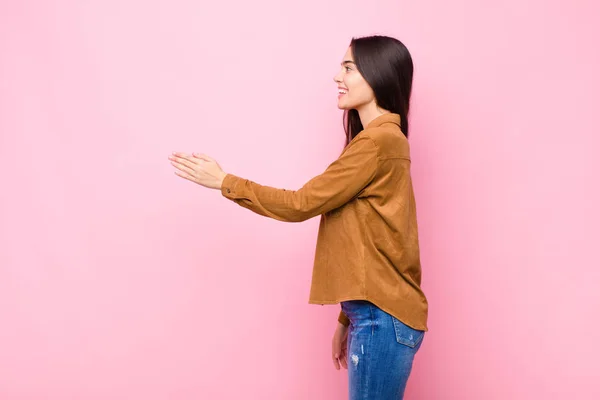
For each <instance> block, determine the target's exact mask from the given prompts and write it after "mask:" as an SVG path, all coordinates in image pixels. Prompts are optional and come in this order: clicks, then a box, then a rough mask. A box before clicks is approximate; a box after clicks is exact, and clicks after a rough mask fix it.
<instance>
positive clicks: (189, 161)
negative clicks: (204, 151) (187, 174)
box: [169, 152, 198, 168]
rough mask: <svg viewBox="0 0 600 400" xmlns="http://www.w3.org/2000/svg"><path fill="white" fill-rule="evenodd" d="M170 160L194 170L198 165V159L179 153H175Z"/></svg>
mask: <svg viewBox="0 0 600 400" xmlns="http://www.w3.org/2000/svg"><path fill="white" fill-rule="evenodd" d="M169 160H171V161H175V162H178V163H180V164H184V165H187V166H188V167H190V168H194V166H195V165H197V164H198V159H196V158H194V157H192V156H190V155H188V154H185V153H179V152H175V153H173V155H171V156H170V157H169Z"/></svg>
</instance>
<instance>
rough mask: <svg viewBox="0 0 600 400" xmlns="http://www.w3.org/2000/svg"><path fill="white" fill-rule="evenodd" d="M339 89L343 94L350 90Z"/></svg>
mask: <svg viewBox="0 0 600 400" xmlns="http://www.w3.org/2000/svg"><path fill="white" fill-rule="evenodd" d="M338 91H339V92H340V93H343V94H346V93H348V92H347V91H346V90H344V89H339V90H338Z"/></svg>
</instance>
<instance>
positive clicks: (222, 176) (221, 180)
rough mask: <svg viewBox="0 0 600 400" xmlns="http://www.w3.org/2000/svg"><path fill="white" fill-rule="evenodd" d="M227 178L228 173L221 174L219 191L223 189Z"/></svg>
mask: <svg viewBox="0 0 600 400" xmlns="http://www.w3.org/2000/svg"><path fill="white" fill-rule="evenodd" d="M226 176H227V172H225V171H223V172H222V173H221V178H220V179H219V189H221V188H222V187H223V181H224V180H225V177H226Z"/></svg>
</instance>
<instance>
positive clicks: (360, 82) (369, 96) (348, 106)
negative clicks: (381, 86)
mask: <svg viewBox="0 0 600 400" xmlns="http://www.w3.org/2000/svg"><path fill="white" fill-rule="evenodd" d="M333 80H334V81H335V82H336V83H337V84H338V108H339V109H341V110H352V109H355V110H360V109H361V108H365V107H368V106H369V105H370V104H371V103H375V94H374V93H373V89H371V86H369V84H368V83H367V81H366V80H365V78H363V76H362V75H361V74H360V72H358V69H357V68H356V64H354V58H353V56H352V48H351V47H348V50H347V51H346V54H345V55H344V58H343V60H342V63H341V69H340V71H339V72H338V74H337V75H336V76H335V77H334V78H333Z"/></svg>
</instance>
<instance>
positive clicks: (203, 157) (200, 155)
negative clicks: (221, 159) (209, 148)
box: [193, 153, 215, 161]
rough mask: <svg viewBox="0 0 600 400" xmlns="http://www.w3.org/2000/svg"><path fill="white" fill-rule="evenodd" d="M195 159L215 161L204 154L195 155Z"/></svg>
mask: <svg viewBox="0 0 600 400" xmlns="http://www.w3.org/2000/svg"><path fill="white" fill-rule="evenodd" d="M193 157H195V158H197V159H200V160H204V161H215V159H214V158H212V157H209V156H207V155H206V154H202V153H193Z"/></svg>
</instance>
